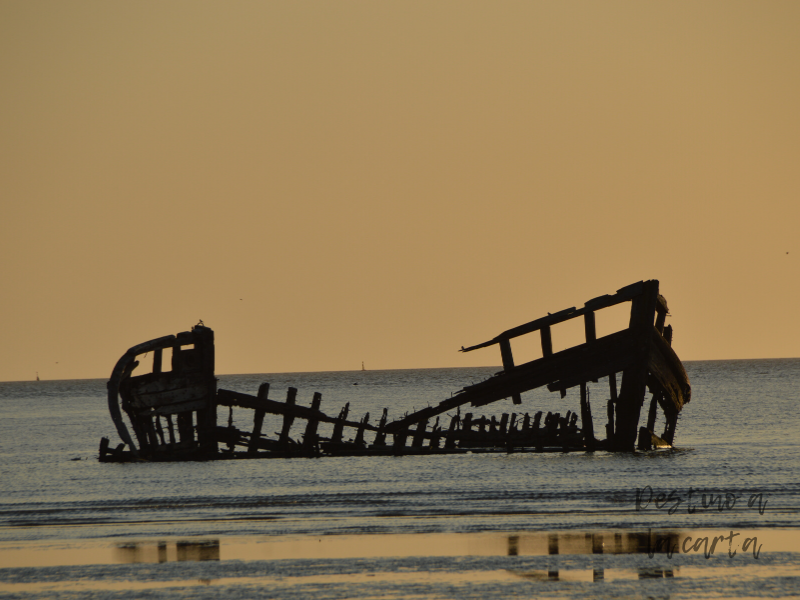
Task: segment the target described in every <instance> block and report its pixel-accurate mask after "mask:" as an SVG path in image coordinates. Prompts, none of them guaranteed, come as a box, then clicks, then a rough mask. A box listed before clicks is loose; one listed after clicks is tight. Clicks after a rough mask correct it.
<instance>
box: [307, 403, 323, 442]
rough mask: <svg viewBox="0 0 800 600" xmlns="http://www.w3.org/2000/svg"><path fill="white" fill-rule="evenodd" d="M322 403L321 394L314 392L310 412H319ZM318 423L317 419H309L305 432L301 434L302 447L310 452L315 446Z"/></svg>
mask: <svg viewBox="0 0 800 600" xmlns="http://www.w3.org/2000/svg"><path fill="white" fill-rule="evenodd" d="M321 403H322V394H320V393H319V392H314V398H313V400H311V410H319V406H320V404H321ZM318 425H319V421H318V420H317V419H309V420H308V423H307V424H306V431H305V433H304V434H303V447H304V448H306V449H307V450H311V449H313V448H315V447H316V445H317V426H318Z"/></svg>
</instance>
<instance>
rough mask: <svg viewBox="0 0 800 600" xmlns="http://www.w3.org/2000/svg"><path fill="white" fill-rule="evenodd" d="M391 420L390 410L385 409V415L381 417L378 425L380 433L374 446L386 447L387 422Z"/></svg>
mask: <svg viewBox="0 0 800 600" xmlns="http://www.w3.org/2000/svg"><path fill="white" fill-rule="evenodd" d="M388 418H389V409H387V408H384V409H383V415H381V420H380V422H379V423H378V433H377V435H376V436H375V441H374V442H373V443H372V445H373V446H385V445H386V421H387V419H388Z"/></svg>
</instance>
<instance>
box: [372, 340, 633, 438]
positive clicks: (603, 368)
mask: <svg viewBox="0 0 800 600" xmlns="http://www.w3.org/2000/svg"><path fill="white" fill-rule="evenodd" d="M635 340H636V338H635V336H634V334H633V333H632V332H631V331H630V330H627V329H626V330H622V331H618V332H616V333H612V334H610V335H607V336H604V337H602V338H599V339H598V340H596V341H594V342H592V343H590V344H583V345H580V346H575V347H573V348H567V349H566V350H562V351H561V352H557V353H555V354H553V355H552V356H547V357H542V358H540V359H537V360H534V361H531V362H529V363H525V364H523V365H518V366H516V367H515V368H514V370H513V371H512V372H511V373H505V372H503V373H501V374H499V375H495V376H494V377H492V378H490V379H487V380H486V381H482V382H479V383H476V384H474V385H471V386H467V387H465V388H464V389H463V390H461V391H460V392H459V393H458V394H456V395H455V396H453V397H451V398H448V399H447V400H444V401H443V402H441V403H439V404H438V405H437V406H432V407H427V408H424V409H422V410H419V411H417V412H415V413H413V414H411V415H408V416H406V417H404V418H402V419H399V420H397V421H394V422H393V423H389V424H388V425H387V426H386V427H387V431H388V432H390V433H391V432H393V431H395V430H400V429H405V428H407V427H408V426H409V425H411V424H413V423H416V422H417V421H419V420H421V419H424V418H428V419H430V418H433V417H434V416H436V415H438V414H441V413H443V412H445V411H448V410H452V409H454V408H456V407H458V406H462V405H464V404H467V403H472V405H473V406H482V405H485V404H489V403H491V402H495V401H497V400H501V399H503V398H508V397H510V396H512V394H521V393H523V392H526V391H528V390H532V389H535V388H538V387H541V386H543V385H547V384H549V383H552V382H554V381H558V380H559V379H561V378H564V377H567V376H572V375H574V374H575V373H577V374H578V375H579V376H580V374H581V373H588V374H590V375H592V377H586V379H587V380H588V379H592V378H594V377H596V376H595V375H594V373H599V374H600V375H599V376H603V375H605V374H606V373H611V372H616V371H621V370H622V369H623V368H625V366H626V365H629V364H631V362H632V361H633V360H634V359H635V346H634V342H635Z"/></svg>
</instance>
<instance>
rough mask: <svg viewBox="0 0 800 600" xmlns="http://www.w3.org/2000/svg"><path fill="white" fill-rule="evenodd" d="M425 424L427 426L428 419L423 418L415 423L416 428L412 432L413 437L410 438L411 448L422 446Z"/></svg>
mask: <svg viewBox="0 0 800 600" xmlns="http://www.w3.org/2000/svg"><path fill="white" fill-rule="evenodd" d="M427 426H428V419H424V420H422V421H420V422H419V423H417V430H416V432H415V433H414V437H413V438H412V440H411V447H412V448H420V447H421V446H422V439H423V434H424V433H425V428H426V427H427Z"/></svg>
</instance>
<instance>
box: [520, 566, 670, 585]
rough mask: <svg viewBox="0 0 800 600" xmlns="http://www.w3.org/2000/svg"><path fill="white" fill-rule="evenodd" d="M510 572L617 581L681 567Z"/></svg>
mask: <svg viewBox="0 0 800 600" xmlns="http://www.w3.org/2000/svg"><path fill="white" fill-rule="evenodd" d="M508 572H509V573H512V574H513V575H516V576H517V577H521V578H523V579H531V580H533V581H584V582H587V581H588V582H602V581H616V580H618V579H660V578H664V577H675V575H677V574H680V569H677V568H676V569H660V568H653V569H643V568H642V569H561V570H559V569H551V570H549V571H544V570H541V569H539V570H531V571H513V570H509V571H508Z"/></svg>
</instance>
